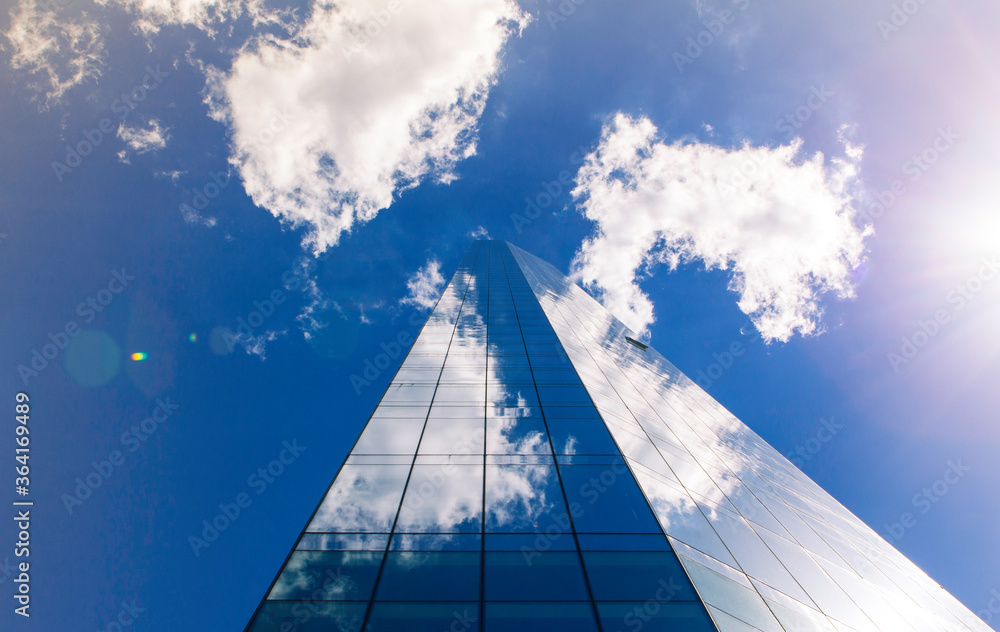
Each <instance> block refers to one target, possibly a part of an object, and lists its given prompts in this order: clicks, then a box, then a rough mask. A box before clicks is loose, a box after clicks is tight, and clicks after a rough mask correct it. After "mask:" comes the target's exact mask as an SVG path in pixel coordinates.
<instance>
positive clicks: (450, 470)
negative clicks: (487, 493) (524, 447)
mask: <svg viewBox="0 0 1000 632" xmlns="http://www.w3.org/2000/svg"><path fill="white" fill-rule="evenodd" d="M482 506H483V468H482V466H478V465H450V464H449V465H414V466H413V474H412V475H411V476H410V482H409V484H408V485H407V488H406V497H405V498H404V499H403V504H402V507H401V508H400V510H399V520H398V522H397V523H396V530H397V531H400V532H404V533H414V532H425V533H451V532H461V533H478V532H480V531H481V517H482Z"/></svg>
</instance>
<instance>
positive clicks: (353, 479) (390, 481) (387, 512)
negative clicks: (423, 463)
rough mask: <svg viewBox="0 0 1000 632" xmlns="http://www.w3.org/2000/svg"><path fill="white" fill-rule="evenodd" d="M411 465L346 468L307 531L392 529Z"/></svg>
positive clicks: (355, 466) (384, 530)
mask: <svg viewBox="0 0 1000 632" xmlns="http://www.w3.org/2000/svg"><path fill="white" fill-rule="evenodd" d="M409 471H410V467H409V466H408V465H345V466H344V467H342V468H341V470H340V474H338V475H337V480H336V481H334V483H333V486H332V487H331V488H330V491H329V492H327V494H326V497H325V498H323V503H322V504H321V505H320V507H319V509H318V510H317V511H316V515H315V516H314V517H313V519H312V521H311V522H310V523H309V526H308V527H306V531H312V532H317V531H319V532H330V531H377V532H383V533H385V532H388V531H390V530H391V529H392V523H393V520H395V518H396V511H397V510H398V509H399V499H400V497H402V495H403V487H404V486H405V485H406V476H407V474H408V473H409Z"/></svg>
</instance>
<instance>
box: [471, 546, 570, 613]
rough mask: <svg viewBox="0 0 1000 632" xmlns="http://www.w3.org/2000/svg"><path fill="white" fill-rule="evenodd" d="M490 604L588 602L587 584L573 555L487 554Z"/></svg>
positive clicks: (553, 553) (555, 553)
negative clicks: (495, 602) (496, 602)
mask: <svg viewBox="0 0 1000 632" xmlns="http://www.w3.org/2000/svg"><path fill="white" fill-rule="evenodd" d="M486 599H487V600H490V601H585V600H588V599H589V596H588V595H587V585H586V584H585V583H584V580H583V571H582V570H581V568H580V556H579V555H578V554H577V553H576V552H575V551H574V552H563V551H558V552H551V551H550V552H546V553H541V552H537V551H526V552H523V553H522V552H517V553H515V552H488V553H486Z"/></svg>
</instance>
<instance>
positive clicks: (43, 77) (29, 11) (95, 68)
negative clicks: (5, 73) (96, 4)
mask: <svg viewBox="0 0 1000 632" xmlns="http://www.w3.org/2000/svg"><path fill="white" fill-rule="evenodd" d="M4 37H5V38H6V40H7V44H8V46H5V47H4V48H5V49H6V48H8V47H9V49H10V51H11V55H10V66H11V68H14V69H15V70H23V71H25V72H27V73H28V75H29V76H30V77H31V79H30V80H29V86H30V88H31V89H32V90H33V91H34V92H35V93H36V96H37V97H39V98H40V101H41V103H40V105H41V107H42V109H47V108H49V107H51V106H52V105H54V104H55V103H57V102H58V101H59V100H61V99H62V97H63V95H64V94H65V93H66V91H67V90H69V89H71V88H73V87H74V86H78V85H80V84H82V83H84V82H85V81H87V80H88V79H91V78H97V77H99V76H100V75H101V67H102V66H103V64H104V41H103V39H102V38H101V27H100V25H99V24H98V23H97V21H96V20H93V19H91V18H90V17H89V16H88V15H87V13H85V12H83V13H79V14H77V15H75V16H73V17H72V18H71V19H69V18H67V19H60V16H59V14H58V13H57V12H56V11H55V10H53V9H50V8H43V7H41V6H39V4H38V2H37V1H36V0H20V2H19V3H18V5H17V6H16V7H14V8H12V9H11V10H10V28H8V29H7V32H6V33H4Z"/></svg>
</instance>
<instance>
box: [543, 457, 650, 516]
mask: <svg viewBox="0 0 1000 632" xmlns="http://www.w3.org/2000/svg"><path fill="white" fill-rule="evenodd" d="M559 469H560V472H562V478H563V486H564V487H565V488H566V497H567V500H568V501H569V503H570V507H574V504H575V505H577V506H579V508H580V509H579V511H577V510H575V509H574V511H573V516H574V522H575V524H576V530H577V531H578V532H582V533H657V532H660V527H659V525H658V524H657V522H656V519H655V518H654V517H653V514H652V513H651V512H650V510H649V507H648V506H647V505H646V499H645V498H644V497H643V495H642V493H641V492H640V491H639V487H638V485H636V484H635V480H634V479H633V478H632V473H631V472H629V470H628V468H627V467H625V465H623V464H615V465H560V466H559Z"/></svg>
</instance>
